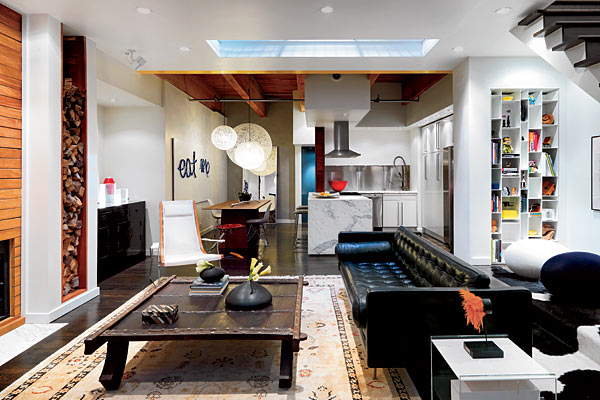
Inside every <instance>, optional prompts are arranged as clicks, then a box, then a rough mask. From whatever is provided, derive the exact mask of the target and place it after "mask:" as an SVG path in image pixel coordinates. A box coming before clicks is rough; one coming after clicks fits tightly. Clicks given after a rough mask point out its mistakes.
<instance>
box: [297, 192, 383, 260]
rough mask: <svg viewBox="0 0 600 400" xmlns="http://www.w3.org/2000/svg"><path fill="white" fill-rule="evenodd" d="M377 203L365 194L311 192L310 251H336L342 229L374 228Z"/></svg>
mask: <svg viewBox="0 0 600 400" xmlns="http://www.w3.org/2000/svg"><path fill="white" fill-rule="evenodd" d="M372 207H373V203H372V201H371V199H368V198H366V197H365V196H360V195H356V196H339V197H335V198H319V197H315V196H314V193H310V194H309V196H308V254H311V255H319V254H323V255H324V254H335V245H336V244H337V242H338V233H340V232H343V231H372V230H373V211H372V210H373V208H372Z"/></svg>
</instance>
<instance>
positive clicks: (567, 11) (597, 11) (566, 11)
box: [537, 6, 600, 16]
mask: <svg viewBox="0 0 600 400" xmlns="http://www.w3.org/2000/svg"><path fill="white" fill-rule="evenodd" d="M537 12H538V13H540V14H542V15H553V16H556V15H581V14H583V15H600V6H598V8H547V9H545V10H538V11H537Z"/></svg>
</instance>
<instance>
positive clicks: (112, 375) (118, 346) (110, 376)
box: [100, 340, 129, 390]
mask: <svg viewBox="0 0 600 400" xmlns="http://www.w3.org/2000/svg"><path fill="white" fill-rule="evenodd" d="M128 349H129V342H127V341H112V340H109V341H108V343H107V350H106V360H104V368H102V373H101V374H100V383H101V384H102V386H104V388H105V389H106V390H117V389H118V388H119V386H120V385H121V379H122V378H123V372H124V371H125V364H126V363H127V350H128Z"/></svg>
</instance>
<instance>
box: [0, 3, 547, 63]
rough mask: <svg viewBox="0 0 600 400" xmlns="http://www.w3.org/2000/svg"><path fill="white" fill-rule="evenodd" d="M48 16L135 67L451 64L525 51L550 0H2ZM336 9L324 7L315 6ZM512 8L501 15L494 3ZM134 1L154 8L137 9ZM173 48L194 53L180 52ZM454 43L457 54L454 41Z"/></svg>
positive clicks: (521, 53)
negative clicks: (376, 48) (531, 20)
mask: <svg viewBox="0 0 600 400" xmlns="http://www.w3.org/2000/svg"><path fill="white" fill-rule="evenodd" d="M2 1H3V2H4V0H2ZM8 3H12V5H13V6H15V7H16V8H17V9H20V10H21V11H23V12H25V13H44V14H50V15H51V16H53V17H54V18H56V19H58V20H60V21H62V22H63V23H64V24H65V32H66V33H68V34H78V35H85V36H87V37H89V38H91V39H92V40H94V41H95V42H96V44H97V46H98V48H99V49H101V50H102V51H104V52H106V53H108V54H110V55H112V56H113V57H115V58H117V59H119V60H124V59H125V56H124V55H123V52H124V51H125V50H126V49H128V48H134V49H136V50H137V52H138V54H139V55H141V56H143V57H144V58H146V59H147V61H148V63H147V64H146V65H144V67H143V68H142V69H143V70H182V71H183V70H194V71H209V70H230V71H231V70H248V71H253V70H254V71H258V70H306V71H308V70H340V71H342V70H395V71H400V70H450V69H452V68H453V67H454V66H455V65H456V64H458V63H459V62H460V61H461V60H462V59H464V58H465V57H467V56H532V55H534V53H533V52H532V51H531V50H530V49H529V48H528V47H527V46H525V45H524V44H523V43H521V42H520V41H519V40H518V39H516V38H515V37H514V36H513V35H512V34H510V32H509V31H510V29H512V28H513V27H514V26H515V25H516V23H517V22H518V21H519V19H520V18H521V17H523V16H524V15H525V14H527V13H528V12H529V11H531V10H534V9H536V8H541V7H543V6H546V5H547V4H548V3H550V0H379V1H377V0H371V1H365V0H318V1H317V0H302V1H293V0H287V1H282V0H252V1H248V0H221V1H214V0H213V1H209V0H176V1H166V0H102V1H98V0H8ZM325 5H330V6H332V7H333V8H334V12H333V13H332V14H323V13H321V12H320V11H319V9H320V8H321V7H322V6H325ZM506 6H509V7H512V11H511V12H510V13H508V14H506V15H498V14H496V13H494V10H496V9H498V8H501V7H506ZM137 7H147V8H150V9H152V13H151V14H150V15H142V14H140V13H138V12H137V11H136V8H137ZM413 38H423V39H440V42H439V43H438V44H437V45H436V46H435V47H434V48H433V50H431V51H430V52H429V54H427V56H426V57H424V58H368V59H366V58H318V59H314V58H312V59H311V58H287V59H286V58H280V59H275V58H262V59H261V58H258V59H219V58H218V57H217V56H216V55H215V54H214V52H213V51H212V50H211V49H210V47H209V46H208V44H206V42H205V40H206V39H413ZM181 46H188V47H190V48H191V49H192V50H191V51H190V52H188V53H182V52H181V51H180V50H179V47H181ZM458 46H460V47H462V48H464V51H463V52H461V53H455V52H453V51H452V48H455V47H458Z"/></svg>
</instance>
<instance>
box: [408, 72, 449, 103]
mask: <svg viewBox="0 0 600 400" xmlns="http://www.w3.org/2000/svg"><path fill="white" fill-rule="evenodd" d="M444 76H446V75H444V74H423V75H415V76H413V77H412V79H405V80H404V81H403V82H402V98H403V99H407V100H415V99H417V98H419V96H420V95H422V94H423V93H425V92H426V91H427V90H429V89H430V88H431V87H432V86H433V85H435V84H436V83H437V82H438V81H439V80H440V79H442V78H443V77H444Z"/></svg>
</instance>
